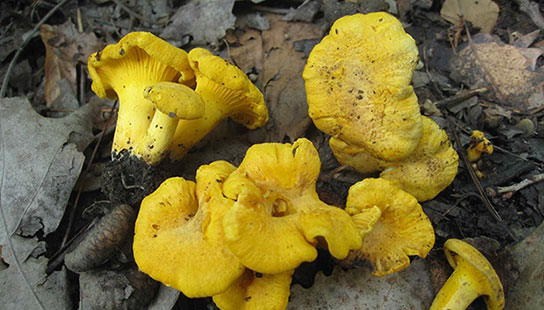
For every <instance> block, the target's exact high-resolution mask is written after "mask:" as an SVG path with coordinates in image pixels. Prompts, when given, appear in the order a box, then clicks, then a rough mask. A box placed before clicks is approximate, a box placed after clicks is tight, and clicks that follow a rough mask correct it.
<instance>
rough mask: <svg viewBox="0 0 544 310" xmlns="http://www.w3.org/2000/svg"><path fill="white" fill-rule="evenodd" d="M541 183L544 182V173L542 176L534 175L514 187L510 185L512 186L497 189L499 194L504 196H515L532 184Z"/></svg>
mask: <svg viewBox="0 0 544 310" xmlns="http://www.w3.org/2000/svg"><path fill="white" fill-rule="evenodd" d="M541 181H544V173H541V174H537V175H533V176H531V177H529V178H527V179H525V180H523V181H521V182H519V183H517V184H513V185H510V186H504V187H500V186H499V187H497V193H499V194H504V193H512V194H514V193H515V192H517V191H519V190H521V189H523V188H525V187H527V186H529V185H531V184H535V183H538V182H541Z"/></svg>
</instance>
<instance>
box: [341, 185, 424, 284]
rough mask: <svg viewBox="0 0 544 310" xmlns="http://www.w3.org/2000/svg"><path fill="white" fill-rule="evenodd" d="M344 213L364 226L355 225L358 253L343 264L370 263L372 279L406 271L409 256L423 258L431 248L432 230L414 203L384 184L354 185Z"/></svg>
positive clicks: (406, 194)
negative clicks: (358, 236)
mask: <svg viewBox="0 0 544 310" xmlns="http://www.w3.org/2000/svg"><path fill="white" fill-rule="evenodd" d="M376 208H379V210H376ZM346 211H347V212H348V213H349V214H350V215H351V216H352V217H353V219H354V221H358V222H360V223H362V224H364V225H361V224H358V226H359V227H362V228H363V231H362V233H364V236H363V245H362V247H361V249H359V250H356V251H353V252H351V253H350V255H349V256H348V258H347V259H346V260H345V262H344V263H347V264H355V265H356V264H360V263H363V264H364V263H370V265H371V266H372V274H373V275H375V276H384V275H387V274H390V273H393V272H397V271H399V270H402V269H404V268H406V267H408V266H409V265H410V258H409V256H411V255H418V256H421V257H426V256H427V254H428V253H429V251H430V250H431V248H432V247H433V245H434V230H433V227H432V225H431V222H430V221H429V219H428V218H427V216H426V215H425V213H423V210H422V208H421V206H420V205H419V203H418V202H417V200H416V199H415V198H414V197H413V196H411V195H410V194H408V193H406V192H404V191H402V190H400V189H399V188H397V187H396V186H395V185H394V184H393V183H392V182H390V181H388V180H384V179H372V178H367V179H365V180H363V181H361V182H358V183H356V184H354V185H353V186H352V187H351V188H350V189H349V193H348V198H347V202H346ZM377 216H379V219H378V220H376V217H377ZM364 219H366V221H364ZM368 227H372V228H371V229H368Z"/></svg>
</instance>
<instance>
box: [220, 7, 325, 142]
mask: <svg viewBox="0 0 544 310" xmlns="http://www.w3.org/2000/svg"><path fill="white" fill-rule="evenodd" d="M267 18H268V20H269V21H270V30H266V31H262V32H259V31H256V30H250V29H246V30H245V31H244V32H243V33H242V34H241V35H238V36H237V37H236V36H235V35H233V34H231V35H229V36H228V37H227V41H229V43H230V44H231V46H233V45H235V46H237V47H231V49H230V56H231V58H232V59H233V61H234V62H235V63H236V64H237V65H238V66H239V67H240V68H242V70H244V72H249V71H251V70H252V69H253V68H255V70H256V72H258V73H259V75H258V81H259V82H260V83H261V84H262V85H263V92H264V95H265V100H266V103H267V105H268V109H269V113H270V121H269V124H268V125H267V128H270V129H269V130H268V137H267V140H269V141H282V140H283V139H284V138H285V137H286V136H287V137H289V139H290V140H291V141H294V140H296V139H297V138H299V137H300V136H302V135H303V134H304V132H305V131H306V128H307V127H308V125H309V124H310V119H309V118H308V106H307V104H306V92H305V90H304V80H303V79H302V71H303V70H304V66H305V65H306V57H305V55H304V53H303V52H299V51H297V50H296V49H295V47H294V45H295V42H301V41H303V40H311V39H320V38H321V37H322V36H323V31H322V30H321V28H320V27H318V26H316V25H314V24H309V23H303V22H285V21H282V20H281V16H280V15H272V14H270V15H267Z"/></svg>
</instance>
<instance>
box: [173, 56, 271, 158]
mask: <svg viewBox="0 0 544 310" xmlns="http://www.w3.org/2000/svg"><path fill="white" fill-rule="evenodd" d="M189 63H190V65H191V68H192V69H193V70H194V73H195V76H196V89H195V91H196V92H197V93H198V94H199V95H200V96H202V99H203V100H204V102H205V106H206V107H205V113H204V115H203V117H202V118H201V119H198V120H194V121H190V120H182V121H180V122H179V124H178V127H177V129H176V134H175V136H174V141H173V143H172V146H171V154H170V158H171V159H179V158H181V157H182V156H183V155H185V153H187V152H188V151H189V150H190V149H191V147H193V145H195V144H196V143H197V142H198V141H200V140H201V139H202V138H203V137H204V136H206V134H208V133H209V132H210V131H211V130H212V129H214V128H215V127H216V126H217V125H218V124H219V122H220V121H221V120H223V119H226V118H228V117H230V118H231V119H233V120H234V121H235V122H237V123H240V124H242V125H244V126H245V127H247V128H248V129H255V128H257V127H260V126H263V125H264V124H265V123H266V122H267V121H268V110H267V108H266V104H265V102H264V96H263V94H262V93H261V91H260V90H259V89H258V88H257V87H256V86H255V85H253V83H251V80H250V79H249V78H248V77H247V76H246V74H245V73H244V72H243V71H242V70H240V69H239V68H238V67H236V66H234V65H232V64H230V63H229V62H227V61H225V60H224V59H222V58H220V57H218V56H215V55H213V54H212V53H211V52H209V51H208V50H206V49H203V48H195V49H193V50H191V51H190V52H189Z"/></svg>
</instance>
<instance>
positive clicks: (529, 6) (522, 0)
mask: <svg viewBox="0 0 544 310" xmlns="http://www.w3.org/2000/svg"><path fill="white" fill-rule="evenodd" d="M516 3H517V4H518V5H519V10H520V11H522V12H523V13H525V14H527V15H528V16H529V17H530V18H531V20H532V21H533V23H535V25H536V26H537V27H538V28H540V29H542V30H544V17H542V15H541V14H540V8H539V7H538V3H536V2H532V1H529V0H516Z"/></svg>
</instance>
